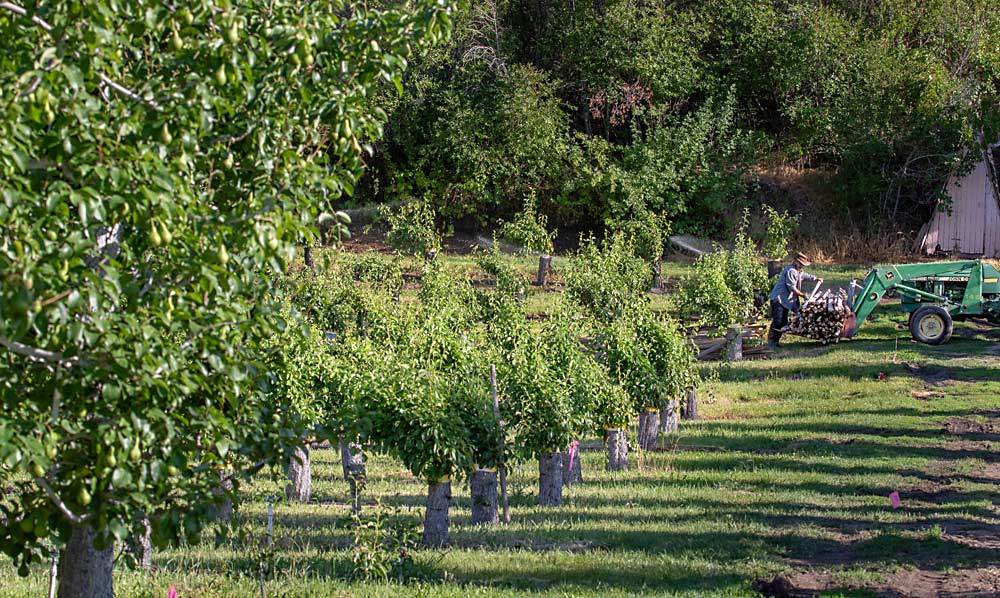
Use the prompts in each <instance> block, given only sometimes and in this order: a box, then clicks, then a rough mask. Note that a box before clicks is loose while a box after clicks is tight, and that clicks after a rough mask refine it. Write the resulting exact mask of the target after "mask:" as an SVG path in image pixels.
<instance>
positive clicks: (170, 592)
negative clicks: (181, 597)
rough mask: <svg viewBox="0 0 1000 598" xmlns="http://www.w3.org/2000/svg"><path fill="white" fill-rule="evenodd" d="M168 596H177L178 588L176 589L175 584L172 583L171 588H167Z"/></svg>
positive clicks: (175, 597)
mask: <svg viewBox="0 0 1000 598" xmlns="http://www.w3.org/2000/svg"><path fill="white" fill-rule="evenodd" d="M167 598H177V590H175V589H174V584H170V589H169V590H167Z"/></svg>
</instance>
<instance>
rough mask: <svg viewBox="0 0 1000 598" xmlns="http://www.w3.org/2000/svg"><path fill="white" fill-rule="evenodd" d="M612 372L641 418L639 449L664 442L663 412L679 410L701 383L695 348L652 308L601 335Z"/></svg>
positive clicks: (618, 322)
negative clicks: (661, 438)
mask: <svg viewBox="0 0 1000 598" xmlns="http://www.w3.org/2000/svg"><path fill="white" fill-rule="evenodd" d="M598 342H599V343H600V346H601V347H602V348H603V350H604V352H605V360H606V363H607V365H608V368H609V370H610V371H611V372H612V373H613V374H614V375H615V377H616V378H617V380H618V381H619V383H620V384H621V385H622V387H623V388H624V389H625V390H626V392H627V393H628V395H629V397H631V399H632V409H633V413H636V412H638V415H639V438H638V440H639V446H640V447H642V449H644V450H649V449H651V448H653V447H655V446H656V443H657V441H658V439H659V432H660V430H659V423H660V412H661V411H662V410H667V409H666V408H668V407H669V409H674V407H675V404H676V401H677V399H678V398H679V397H680V396H682V395H683V393H684V390H685V388H687V387H688V386H690V385H693V384H694V383H695V382H696V380H697V372H696V371H695V368H694V349H693V347H692V346H691V345H690V344H689V343H688V342H687V341H686V340H685V339H684V337H683V336H682V335H681V334H680V332H679V330H678V328H677V325H676V323H675V322H673V320H671V319H669V318H667V317H659V316H657V315H656V314H654V313H652V311H651V310H650V309H649V308H648V307H647V306H635V307H634V308H633V309H632V310H631V311H630V313H629V314H628V315H627V317H622V318H620V319H618V320H615V321H614V322H612V323H610V324H608V325H607V326H605V327H604V328H603V329H602V330H601V331H600V333H599V335H598Z"/></svg>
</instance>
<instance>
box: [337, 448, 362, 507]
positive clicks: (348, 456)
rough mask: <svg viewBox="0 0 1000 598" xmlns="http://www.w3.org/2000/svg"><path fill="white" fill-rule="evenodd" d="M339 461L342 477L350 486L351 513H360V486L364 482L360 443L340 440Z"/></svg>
mask: <svg viewBox="0 0 1000 598" xmlns="http://www.w3.org/2000/svg"><path fill="white" fill-rule="evenodd" d="M340 462H341V465H342V466H343V468H344V479H345V480H347V483H348V484H350V486H351V514H352V515H354V516H358V515H361V488H362V486H364V484H365V454H364V453H363V452H362V451H361V445H359V444H357V443H355V442H344V441H343V440H341V441H340Z"/></svg>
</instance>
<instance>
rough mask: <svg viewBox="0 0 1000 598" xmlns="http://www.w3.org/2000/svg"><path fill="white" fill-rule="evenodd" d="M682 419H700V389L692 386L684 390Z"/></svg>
mask: <svg viewBox="0 0 1000 598" xmlns="http://www.w3.org/2000/svg"><path fill="white" fill-rule="evenodd" d="M681 418H682V419H698V391H697V390H696V389H695V387H693V386H691V387H689V388H688V389H687V390H685V391H684V413H683V415H682V416H681Z"/></svg>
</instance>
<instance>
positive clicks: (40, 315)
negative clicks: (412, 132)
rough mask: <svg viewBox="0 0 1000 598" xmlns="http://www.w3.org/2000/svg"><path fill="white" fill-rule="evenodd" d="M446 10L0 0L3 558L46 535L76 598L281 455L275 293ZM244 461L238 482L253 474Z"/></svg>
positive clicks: (37, 550) (431, 2)
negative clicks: (388, 93) (146, 534)
mask: <svg viewBox="0 0 1000 598" xmlns="http://www.w3.org/2000/svg"><path fill="white" fill-rule="evenodd" d="M449 11H450V5H449V4H448V3H447V2H441V1H439V0H417V1H415V2H412V3H408V4H405V5H397V6H396V7H393V8H389V9H386V10H367V9H366V8H364V7H362V6H360V5H356V4H351V5H348V4H347V3H345V2H336V1H335V2H320V3H303V2H294V1H291V0H266V1H265V0H248V1H246V2H240V3H232V2H229V1H228V0H218V1H213V0H195V1H194V2H191V3H187V4H185V5H177V4H171V3H165V2H159V1H157V0H134V1H131V2H124V3H123V2H110V1H100V0H99V1H94V2H85V3H82V2H30V3H24V4H21V3H19V2H18V1H17V0H14V1H12V2H3V3H0V172H2V176H0V223H2V224H0V348H2V349H0V404H2V407H3V409H2V414H0V478H2V479H10V478H11V477H12V476H14V475H19V476H25V475H26V476H27V477H28V479H30V483H27V484H22V485H20V487H19V488H20V489H19V491H18V492H17V493H16V494H15V495H14V496H8V497H6V498H5V501H4V504H3V509H2V512H0V520H2V522H3V525H2V526H0V548H2V549H3V551H4V552H5V553H6V554H8V555H9V556H10V557H11V558H13V559H14V561H15V562H16V563H18V564H19V570H20V572H22V573H27V569H28V566H29V565H30V564H32V563H34V562H38V561H40V560H42V559H43V558H44V556H45V555H44V554H43V553H44V551H45V548H44V545H43V542H45V541H46V540H47V539H52V540H54V541H55V542H56V544H57V545H58V546H60V547H61V549H62V555H61V557H60V565H59V571H60V580H59V596H60V597H61V598H71V597H75V596H81V597H82V596H87V597H97V598H108V597H110V596H112V595H113V584H112V576H111V572H112V562H113V552H112V549H113V544H114V542H115V541H121V540H122V539H124V538H126V537H128V536H130V535H132V534H134V533H137V532H140V531H144V530H145V529H146V526H145V524H144V523H143V522H144V521H145V520H147V519H148V521H149V522H150V524H151V525H150V527H151V531H152V539H153V542H154V543H156V544H157V545H163V544H169V543H172V542H176V541H177V540H179V539H180V538H181V537H185V536H186V537H187V538H188V539H189V540H192V541H193V540H196V539H197V537H198V534H199V532H200V530H201V528H202V526H203V523H204V522H205V521H206V518H207V517H209V516H210V515H211V511H212V502H213V501H218V500H220V498H218V497H215V495H214V494H213V490H215V489H216V488H217V487H218V486H219V478H220V476H219V472H220V470H223V469H228V470H235V472H234V473H236V474H240V473H249V472H252V471H255V470H256V469H258V468H259V467H262V466H263V465H265V464H267V463H268V462H269V461H271V460H274V459H280V458H281V456H282V455H283V454H284V453H285V451H286V449H287V448H288V447H287V446H286V445H287V444H288V441H289V440H290V437H295V435H294V434H292V435H288V434H287V430H288V429H290V428H291V429H294V422H293V421H292V418H293V417H294V412H293V411H292V410H288V409H286V407H287V405H284V404H283V403H281V402H277V403H276V402H274V401H269V400H264V398H263V397H265V396H266V393H265V392H261V391H262V390H263V389H265V387H266V380H267V376H266V373H267V366H266V363H265V360H264V358H263V357H264V355H265V353H266V348H265V347H263V346H262V341H263V339H265V338H267V337H268V336H270V335H271V334H272V333H273V332H274V331H276V330H280V329H281V327H283V326H285V325H286V323H285V322H284V321H283V319H282V318H280V317H279V314H278V312H279V310H278V308H279V306H278V305H277V304H276V302H275V301H273V300H272V299H271V297H273V293H272V291H273V289H274V287H275V280H276V279H277V278H278V276H279V275H280V274H281V273H282V272H284V271H285V270H286V267H287V265H288V263H289V262H290V260H291V258H292V256H293V252H294V248H295V246H296V244H302V243H305V242H308V241H310V240H312V239H313V238H314V237H315V227H314V224H315V223H316V222H317V220H320V221H325V220H329V219H330V216H329V215H327V216H321V217H319V218H318V215H319V213H320V212H321V211H322V210H324V209H326V207H327V206H328V205H329V204H330V202H332V201H334V200H337V199H338V198H340V197H342V196H343V195H344V194H350V193H351V192H352V190H353V185H354V182H355V181H356V180H357V177H358V176H359V174H360V172H361V169H362V166H363V163H362V152H363V144H364V140H365V139H368V138H375V137H377V136H378V135H379V134H380V133H381V122H382V119H383V118H384V114H381V113H380V112H379V111H378V110H377V109H374V108H371V107H370V105H369V103H368V102H367V101H366V98H367V97H368V96H369V94H370V92H371V91H373V89H374V87H375V86H376V85H377V84H379V81H391V82H395V83H396V84H397V86H400V82H401V77H402V71H403V69H404V68H405V66H406V65H407V63H408V60H410V59H411V58H412V57H413V56H414V55H415V54H416V53H418V52H420V51H421V49H422V48H423V47H425V46H426V45H428V44H430V43H432V42H434V41H436V40H438V39H441V38H442V37H443V36H445V35H446V34H447V33H448V28H449ZM238 479H239V475H237V476H236V478H235V480H236V482H237V485H238Z"/></svg>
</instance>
